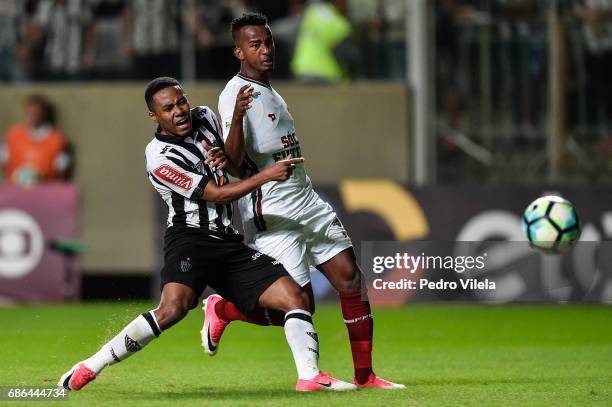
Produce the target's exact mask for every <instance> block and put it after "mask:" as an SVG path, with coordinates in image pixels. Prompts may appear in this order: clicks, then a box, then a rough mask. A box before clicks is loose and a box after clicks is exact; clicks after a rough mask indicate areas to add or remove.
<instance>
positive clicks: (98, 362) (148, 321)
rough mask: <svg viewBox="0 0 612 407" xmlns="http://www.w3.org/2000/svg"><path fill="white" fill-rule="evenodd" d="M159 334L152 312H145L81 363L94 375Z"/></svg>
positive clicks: (127, 355)
mask: <svg viewBox="0 0 612 407" xmlns="http://www.w3.org/2000/svg"><path fill="white" fill-rule="evenodd" d="M160 334H161V329H159V325H158V323H157V320H156V319H155V314H154V313H153V311H149V312H145V313H144V314H142V315H139V316H138V317H137V318H136V319H135V320H133V321H132V322H130V323H129V324H128V325H127V326H126V327H125V328H123V330H122V331H121V332H119V333H118V334H117V336H115V337H114V338H113V339H111V340H110V341H108V342H107V343H106V344H104V346H102V348H100V350H99V351H98V352H97V353H96V354H94V355H93V356H91V357H90V358H89V359H86V360H84V361H83V363H84V364H85V366H87V367H88V368H90V369H91V370H93V371H94V372H95V373H96V375H97V374H98V373H100V372H101V371H102V369H104V368H105V367H106V366H109V365H114V364H115V363H117V362H121V361H122V360H124V359H126V358H128V357H130V356H132V354H134V353H135V352H138V351H139V350H140V349H142V348H143V347H145V346H146V345H147V344H148V343H149V342H151V341H152V340H153V339H155V338H157V337H158V336H159V335H160Z"/></svg>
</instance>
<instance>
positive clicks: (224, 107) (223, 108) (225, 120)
mask: <svg viewBox="0 0 612 407" xmlns="http://www.w3.org/2000/svg"><path fill="white" fill-rule="evenodd" d="M237 94H238V92H233V91H232V90H231V89H225V90H224V91H223V92H221V95H219V117H220V120H221V130H222V132H223V141H226V140H227V136H228V134H229V130H230V126H231V124H232V116H233V115H234V106H235V105H236V95H237Z"/></svg>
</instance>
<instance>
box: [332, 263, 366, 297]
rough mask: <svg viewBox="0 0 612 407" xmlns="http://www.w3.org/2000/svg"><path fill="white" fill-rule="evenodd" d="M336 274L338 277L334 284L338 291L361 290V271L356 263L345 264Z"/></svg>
mask: <svg viewBox="0 0 612 407" xmlns="http://www.w3.org/2000/svg"><path fill="white" fill-rule="evenodd" d="M336 272H337V276H338V278H336V279H335V284H334V286H335V288H336V290H338V291H340V292H346V291H358V290H360V289H361V269H359V266H358V265H357V263H356V262H354V261H352V262H346V263H343V264H342V265H341V266H339V267H338V269H337V271H336Z"/></svg>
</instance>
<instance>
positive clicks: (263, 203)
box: [219, 73, 317, 240]
mask: <svg viewBox="0 0 612 407" xmlns="http://www.w3.org/2000/svg"><path fill="white" fill-rule="evenodd" d="M244 85H252V86H253V88H254V89H255V92H259V95H258V96H255V97H254V98H253V99H254V100H253V103H252V107H251V108H250V109H249V110H248V111H247V113H246V115H245V116H244V119H243V128H244V137H245V153H246V154H245V161H244V164H245V165H246V166H247V174H248V173H249V171H250V173H255V172H259V171H261V170H263V169H265V168H268V167H270V166H271V165H274V163H275V162H277V161H279V160H282V159H284V158H285V157H287V156H288V155H289V154H291V155H292V156H293V157H301V156H302V153H301V150H300V142H299V140H298V138H297V136H296V134H295V126H294V124H293V117H292V116H291V113H289V110H288V109H287V103H285V101H284V100H283V98H282V97H281V96H280V95H279V94H278V93H277V92H276V91H275V90H274V89H273V88H272V87H271V86H270V85H267V84H264V83H261V82H258V81H255V80H253V79H250V78H247V77H246V76H244V75H242V74H240V73H239V74H237V75H236V76H234V77H233V78H232V79H231V80H230V81H229V82H228V83H227V85H226V86H225V89H223V91H222V92H221V94H220V96H219V114H220V116H221V123H222V127H223V140H224V141H225V140H226V139H227V136H228V134H229V129H230V126H231V122H232V115H233V113H234V106H235V104H236V96H237V95H238V92H239V91H240V88H241V87H242V86H244ZM316 198H317V196H316V194H315V193H314V191H313V190H312V184H311V182H310V179H309V178H308V176H307V175H306V172H305V170H304V166H303V165H298V166H297V167H296V169H295V171H294V172H293V174H292V175H291V177H290V178H289V179H288V180H287V181H283V182H275V181H272V182H268V183H266V184H264V185H263V186H262V187H261V188H260V189H258V190H256V191H254V192H253V193H251V194H250V195H247V196H245V197H243V198H241V199H240V200H239V202H238V208H239V210H240V215H241V217H242V221H243V225H244V232H245V235H246V236H247V240H251V238H252V237H253V236H254V235H255V234H257V233H260V232H263V231H265V230H268V229H270V228H271V227H273V225H270V222H273V221H274V219H275V218H278V217H287V216H291V214H298V213H299V212H301V211H302V209H303V208H304V206H305V205H306V204H308V202H311V201H313V200H314V199H316Z"/></svg>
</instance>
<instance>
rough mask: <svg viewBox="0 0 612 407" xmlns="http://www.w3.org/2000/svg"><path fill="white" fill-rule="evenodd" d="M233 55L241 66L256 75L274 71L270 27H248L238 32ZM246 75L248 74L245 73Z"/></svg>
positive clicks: (272, 42) (272, 40)
mask: <svg viewBox="0 0 612 407" xmlns="http://www.w3.org/2000/svg"><path fill="white" fill-rule="evenodd" d="M234 54H235V55H236V57H237V58H238V59H239V60H240V62H241V63H242V65H243V66H244V67H245V68H247V69H249V70H251V71H255V72H257V73H268V72H272V71H273V70H274V38H272V31H270V27H268V26H267V25H266V26H261V25H248V26H246V27H243V28H242V29H241V30H240V33H239V37H238V44H237V47H236V49H235V50H234ZM247 73H248V72H247Z"/></svg>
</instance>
